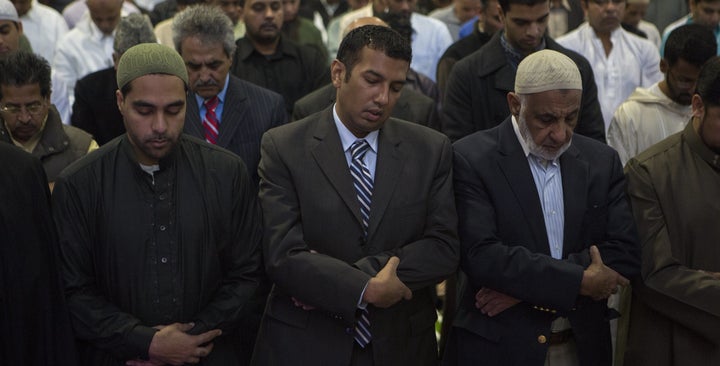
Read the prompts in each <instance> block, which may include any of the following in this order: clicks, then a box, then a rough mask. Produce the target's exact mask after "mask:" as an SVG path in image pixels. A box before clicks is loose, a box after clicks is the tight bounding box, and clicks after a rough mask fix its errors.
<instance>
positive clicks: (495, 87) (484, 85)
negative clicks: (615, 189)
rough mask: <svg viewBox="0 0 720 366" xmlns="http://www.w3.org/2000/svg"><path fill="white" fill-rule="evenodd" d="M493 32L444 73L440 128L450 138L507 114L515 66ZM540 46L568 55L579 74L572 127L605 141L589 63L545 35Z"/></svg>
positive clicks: (489, 125)
mask: <svg viewBox="0 0 720 366" xmlns="http://www.w3.org/2000/svg"><path fill="white" fill-rule="evenodd" d="M502 33H503V32H497V33H495V35H494V36H493V38H492V39H490V41H489V42H488V43H486V44H485V45H484V46H483V47H482V48H481V49H479V50H478V51H475V52H474V53H472V54H471V55H469V56H467V57H465V58H463V59H462V60H460V61H458V62H457V63H456V64H455V66H454V67H453V68H452V71H451V72H450V76H449V77H448V80H447V85H446V88H445V94H444V100H443V110H442V112H443V116H442V131H443V132H444V133H445V134H446V135H447V136H448V137H450V139H451V140H453V141H455V140H458V139H460V138H462V137H463V136H467V135H469V134H471V133H473V132H475V131H481V130H486V129H488V128H492V127H495V126H497V125H499V124H500V123H501V122H502V121H504V120H505V118H507V117H508V116H510V108H509V107H508V104H507V93H508V92H511V91H513V90H515V72H516V70H515V68H514V67H513V66H512V65H510V64H509V63H508V61H507V57H506V56H505V49H504V48H503V46H502V44H501V42H500V36H501V35H502ZM545 46H546V48H547V49H549V50H554V51H558V52H561V53H563V54H565V55H566V56H568V57H570V58H571V59H572V60H573V61H575V63H576V64H577V66H578V69H579V70H580V75H581V76H582V86H583V94H582V105H581V108H580V119H579V122H578V125H577V127H576V128H575V132H577V133H579V134H581V135H584V136H587V137H591V138H594V139H595V140H598V141H601V142H605V122H603V116H602V113H601V111H600V104H599V103H598V98H597V86H596V85H595V77H594V76H593V71H592V67H591V66H590V64H589V63H588V62H587V60H586V59H585V58H584V57H583V56H581V55H580V54H578V53H576V52H573V51H570V50H568V49H566V48H564V47H562V46H560V45H559V44H558V43H557V42H555V41H553V40H552V39H551V38H549V37H545Z"/></svg>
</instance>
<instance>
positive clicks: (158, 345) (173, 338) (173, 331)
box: [148, 323, 222, 365]
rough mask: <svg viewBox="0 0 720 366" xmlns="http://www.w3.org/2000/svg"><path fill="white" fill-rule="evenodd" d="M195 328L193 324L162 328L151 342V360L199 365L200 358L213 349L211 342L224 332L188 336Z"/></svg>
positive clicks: (175, 324)
mask: <svg viewBox="0 0 720 366" xmlns="http://www.w3.org/2000/svg"><path fill="white" fill-rule="evenodd" d="M193 326H194V324H193V323H185V324H181V323H174V324H170V325H168V326H165V327H162V328H161V329H160V330H159V331H158V332H157V333H155V335H154V336H153V339H152V342H150V350H149V351H148V354H149V356H150V360H151V361H160V362H162V363H165V364H170V365H183V364H186V363H198V362H200V358H202V357H206V356H207V355H209V354H210V352H211V351H212V348H213V345H212V343H209V342H211V341H212V340H213V339H215V337H217V336H219V335H220V334H222V331H221V330H220V329H213V330H210V331H207V332H205V333H202V334H198V335H190V334H187V333H186V332H187V331H189V330H190V329H192V328H193Z"/></svg>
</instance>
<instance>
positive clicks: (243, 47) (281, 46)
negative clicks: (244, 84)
mask: <svg viewBox="0 0 720 366" xmlns="http://www.w3.org/2000/svg"><path fill="white" fill-rule="evenodd" d="M253 54H257V55H258V56H260V57H263V58H264V57H266V56H265V55H262V54H260V53H259V52H256V51H255V47H253V44H252V42H250V38H248V36H247V35H245V36H244V37H242V38H240V40H238V42H237V56H238V59H239V60H243V61H244V60H246V59H247V58H249V57H250V56H251V55H253ZM275 55H283V56H291V57H295V58H298V53H297V50H296V49H295V47H292V43H291V42H288V41H286V40H285V39H284V37H283V36H282V35H280V41H279V42H278V45H277V49H276V52H275V54H274V56H275Z"/></svg>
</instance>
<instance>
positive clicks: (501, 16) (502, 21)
mask: <svg viewBox="0 0 720 366" xmlns="http://www.w3.org/2000/svg"><path fill="white" fill-rule="evenodd" d="M510 6H512V5H510ZM497 7H498V16H499V17H500V22H501V23H502V24H503V25H505V12H504V11H503V8H502V6H500V3H498V4H497Z"/></svg>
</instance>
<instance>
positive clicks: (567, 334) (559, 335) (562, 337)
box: [547, 329, 573, 346]
mask: <svg viewBox="0 0 720 366" xmlns="http://www.w3.org/2000/svg"><path fill="white" fill-rule="evenodd" d="M571 339H573V331H572V329H565V330H561V331H559V332H555V333H550V336H549V337H547V341H548V345H549V346H557V345H560V344H564V343H567V342H568V341H570V340H571Z"/></svg>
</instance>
